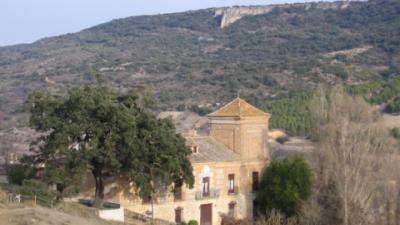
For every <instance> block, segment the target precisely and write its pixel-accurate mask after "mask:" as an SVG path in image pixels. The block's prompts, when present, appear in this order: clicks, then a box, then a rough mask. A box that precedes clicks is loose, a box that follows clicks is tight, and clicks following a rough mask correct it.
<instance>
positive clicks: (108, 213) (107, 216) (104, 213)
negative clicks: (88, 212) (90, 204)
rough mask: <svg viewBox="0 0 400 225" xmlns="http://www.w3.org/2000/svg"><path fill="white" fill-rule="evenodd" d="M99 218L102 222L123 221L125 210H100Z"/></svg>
mask: <svg viewBox="0 0 400 225" xmlns="http://www.w3.org/2000/svg"><path fill="white" fill-rule="evenodd" d="M98 214H99V217H100V218H102V219H103V220H112V221H119V222H124V221H125V209H124V207H119V208H117V209H100V210H99V211H98Z"/></svg>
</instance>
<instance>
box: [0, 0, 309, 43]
mask: <svg viewBox="0 0 400 225" xmlns="http://www.w3.org/2000/svg"><path fill="white" fill-rule="evenodd" d="M310 1H312V0H0V46H5V45H13V44H18V43H31V42H33V41H36V40H38V39H40V38H43V37H49V36H54V35H60V34H65V33H73V32H77V31H80V30H82V29H85V28H88V27H91V26H94V25H97V24H100V23H104V22H107V21H110V20H112V19H117V18H124V17H128V16H135V15H152V14H161V13H171V12H181V11H187V10H195V9H203V8H210V7H221V6H232V5H268V4H276V3H293V2H310Z"/></svg>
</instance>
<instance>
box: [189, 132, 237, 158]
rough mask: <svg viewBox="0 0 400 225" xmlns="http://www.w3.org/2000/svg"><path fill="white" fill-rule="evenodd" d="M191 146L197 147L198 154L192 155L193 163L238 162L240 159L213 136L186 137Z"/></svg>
mask: <svg viewBox="0 0 400 225" xmlns="http://www.w3.org/2000/svg"><path fill="white" fill-rule="evenodd" d="M186 143H187V144H188V145H189V146H197V149H198V152H197V153H192V154H191V155H190V156H189V159H190V161H191V162H193V163H203V162H227V161H236V160H239V159H240V157H239V155H238V154H236V153H234V152H233V151H232V150H230V149H228V148H227V147H226V146H225V145H223V144H221V143H219V142H218V141H216V140H215V139H214V138H213V137H211V136H193V137H186Z"/></svg>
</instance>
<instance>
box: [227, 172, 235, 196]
mask: <svg viewBox="0 0 400 225" xmlns="http://www.w3.org/2000/svg"><path fill="white" fill-rule="evenodd" d="M228 193H229V194H232V193H235V174H229V175H228Z"/></svg>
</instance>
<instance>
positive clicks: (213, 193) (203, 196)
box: [196, 188, 220, 200]
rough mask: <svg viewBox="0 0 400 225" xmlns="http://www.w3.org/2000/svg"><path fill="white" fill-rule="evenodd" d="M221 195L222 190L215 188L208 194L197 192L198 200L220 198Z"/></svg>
mask: <svg viewBox="0 0 400 225" xmlns="http://www.w3.org/2000/svg"><path fill="white" fill-rule="evenodd" d="M219 194H220V190H219V189H215V188H211V189H210V190H209V192H208V193H204V192H203V191H196V200H202V199H207V198H218V197H219Z"/></svg>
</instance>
